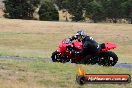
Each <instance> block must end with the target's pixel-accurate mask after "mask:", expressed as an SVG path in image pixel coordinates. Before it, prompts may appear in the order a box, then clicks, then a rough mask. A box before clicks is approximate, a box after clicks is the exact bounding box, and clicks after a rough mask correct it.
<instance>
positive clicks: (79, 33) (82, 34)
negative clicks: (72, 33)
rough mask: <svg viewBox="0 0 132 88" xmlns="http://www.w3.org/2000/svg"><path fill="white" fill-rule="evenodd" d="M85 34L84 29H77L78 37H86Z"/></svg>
mask: <svg viewBox="0 0 132 88" xmlns="http://www.w3.org/2000/svg"><path fill="white" fill-rule="evenodd" d="M84 36H85V33H84V31H77V33H76V37H77V38H78V39H80V38H84Z"/></svg>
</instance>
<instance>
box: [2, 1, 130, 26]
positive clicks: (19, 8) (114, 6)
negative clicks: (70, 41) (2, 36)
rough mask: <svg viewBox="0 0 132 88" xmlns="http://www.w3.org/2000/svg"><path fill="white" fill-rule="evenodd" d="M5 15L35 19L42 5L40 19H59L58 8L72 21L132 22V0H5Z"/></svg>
mask: <svg viewBox="0 0 132 88" xmlns="http://www.w3.org/2000/svg"><path fill="white" fill-rule="evenodd" d="M3 2H4V4H5V10H4V12H5V17H8V18H13V19H14V18H15V19H33V12H34V11H35V9H36V8H38V7H40V9H39V11H38V14H39V18H40V20H59V14H58V10H66V11H68V13H70V14H71V15H72V18H71V19H72V21H85V20H86V18H88V19H90V20H92V21H93V22H95V23H96V22H101V21H106V19H110V20H112V22H114V23H116V22H117V20H118V19H125V20H127V21H128V22H129V23H131V24H132V0H4V1H3Z"/></svg>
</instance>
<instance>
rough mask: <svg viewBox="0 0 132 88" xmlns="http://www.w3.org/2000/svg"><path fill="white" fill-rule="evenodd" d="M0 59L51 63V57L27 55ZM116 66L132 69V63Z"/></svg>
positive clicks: (0, 58)
mask: <svg viewBox="0 0 132 88" xmlns="http://www.w3.org/2000/svg"><path fill="white" fill-rule="evenodd" d="M0 60H18V61H44V62H48V63H51V62H52V61H51V59H50V58H43V59H42V58H41V59H40V58H26V57H12V56H1V57H0ZM114 67H118V68H129V69H132V64H127V63H117V64H116V65H115V66H114Z"/></svg>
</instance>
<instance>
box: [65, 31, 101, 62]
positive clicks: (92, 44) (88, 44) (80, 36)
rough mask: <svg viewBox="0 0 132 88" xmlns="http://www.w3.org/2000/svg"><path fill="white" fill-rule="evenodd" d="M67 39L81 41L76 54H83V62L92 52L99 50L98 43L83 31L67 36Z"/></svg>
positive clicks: (96, 52) (95, 52)
mask: <svg viewBox="0 0 132 88" xmlns="http://www.w3.org/2000/svg"><path fill="white" fill-rule="evenodd" d="M67 40H68V41H70V42H72V41H73V40H78V41H82V50H81V51H80V52H78V53H77V54H78V55H81V56H84V59H83V61H82V62H83V63H85V60H86V59H85V58H86V56H87V58H90V57H91V56H92V55H94V54H98V53H99V51H100V46H99V44H98V43H97V42H96V41H95V40H94V39H93V38H92V37H91V36H88V35H86V34H85V33H84V31H78V32H77V33H76V34H75V35H74V36H72V37H69V38H68V39H67Z"/></svg>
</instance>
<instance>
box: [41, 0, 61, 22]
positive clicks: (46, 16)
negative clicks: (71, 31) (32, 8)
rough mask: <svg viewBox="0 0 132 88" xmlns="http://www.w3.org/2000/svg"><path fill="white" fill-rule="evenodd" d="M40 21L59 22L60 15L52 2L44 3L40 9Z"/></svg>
mask: <svg viewBox="0 0 132 88" xmlns="http://www.w3.org/2000/svg"><path fill="white" fill-rule="evenodd" d="M39 19H40V20H47V21H52V20H55V21H56V20H59V13H58V11H57V10H56V8H55V6H54V5H53V3H51V2H47V1H46V2H44V3H43V4H42V5H41V7H40V9H39Z"/></svg>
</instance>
